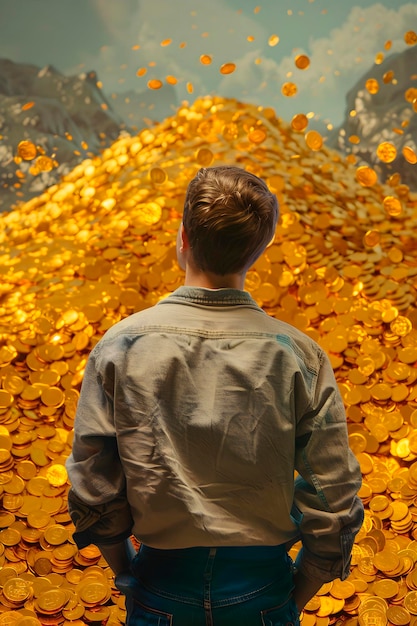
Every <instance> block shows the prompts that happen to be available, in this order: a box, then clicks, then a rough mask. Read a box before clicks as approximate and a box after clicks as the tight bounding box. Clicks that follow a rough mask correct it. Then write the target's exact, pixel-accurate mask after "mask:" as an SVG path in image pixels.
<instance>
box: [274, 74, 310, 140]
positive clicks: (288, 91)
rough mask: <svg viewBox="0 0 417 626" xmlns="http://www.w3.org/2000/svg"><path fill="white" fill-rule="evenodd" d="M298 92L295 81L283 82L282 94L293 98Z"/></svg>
mask: <svg viewBox="0 0 417 626" xmlns="http://www.w3.org/2000/svg"><path fill="white" fill-rule="evenodd" d="M297 92H298V88H297V85H296V84H295V83H292V82H286V83H283V85H282V87H281V93H282V95H283V96H286V97H287V98H291V97H292V96H295V95H296V94H297ZM307 145H308V144H307Z"/></svg>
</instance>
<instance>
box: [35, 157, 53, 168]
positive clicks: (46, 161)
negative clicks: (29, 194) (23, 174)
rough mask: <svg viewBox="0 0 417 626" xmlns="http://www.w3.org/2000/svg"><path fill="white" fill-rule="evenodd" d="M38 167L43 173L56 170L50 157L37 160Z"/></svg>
mask: <svg viewBox="0 0 417 626" xmlns="http://www.w3.org/2000/svg"><path fill="white" fill-rule="evenodd" d="M36 167H37V168H38V169H39V170H40V171H41V172H50V171H51V170H52V169H53V168H54V162H53V160H52V159H51V158H50V157H48V156H39V157H38V158H37V159H36Z"/></svg>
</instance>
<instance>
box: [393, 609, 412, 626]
mask: <svg viewBox="0 0 417 626" xmlns="http://www.w3.org/2000/svg"><path fill="white" fill-rule="evenodd" d="M387 618H388V620H389V622H390V623H391V624H394V626H406V624H409V623H410V619H411V616H410V613H409V612H408V611H407V609H405V608H404V607H402V606H390V607H388V610H387Z"/></svg>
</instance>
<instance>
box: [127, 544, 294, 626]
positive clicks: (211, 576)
mask: <svg viewBox="0 0 417 626" xmlns="http://www.w3.org/2000/svg"><path fill="white" fill-rule="evenodd" d="M116 586H117V588H118V589H119V590H120V591H121V592H122V593H124V594H125V595H126V609H127V619H126V625H127V626H299V616H298V611H297V607H296V604H295V602H294V599H293V597H292V590H293V565H292V561H291V559H290V557H289V556H288V555H287V552H286V550H285V547H284V546H260V547H258V546H253V547H252V546H251V547H243V548H225V547H223V548H186V549H180V550H157V549H154V548H149V547H147V546H143V545H142V546H141V548H140V550H139V552H138V554H137V555H136V557H135V558H134V560H133V562H132V567H131V573H127V572H124V573H122V574H119V575H118V576H117V577H116Z"/></svg>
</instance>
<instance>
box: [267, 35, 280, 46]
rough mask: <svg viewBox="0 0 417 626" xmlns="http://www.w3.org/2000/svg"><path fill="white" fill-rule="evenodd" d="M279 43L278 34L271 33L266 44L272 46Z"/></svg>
mask: <svg viewBox="0 0 417 626" xmlns="http://www.w3.org/2000/svg"><path fill="white" fill-rule="evenodd" d="M278 43H279V37H278V35H271V36H270V37H269V39H268V45H269V46H271V47H273V46H276V45H277V44H278Z"/></svg>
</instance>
